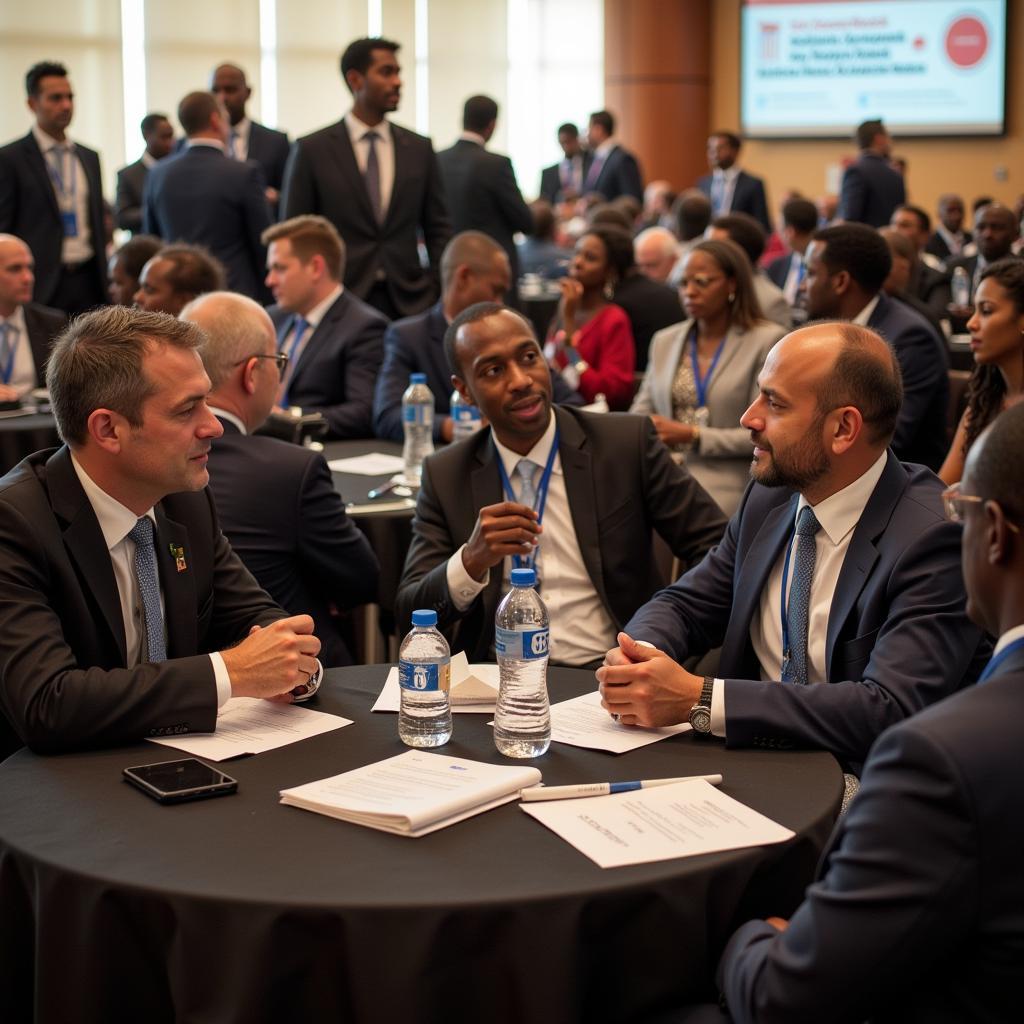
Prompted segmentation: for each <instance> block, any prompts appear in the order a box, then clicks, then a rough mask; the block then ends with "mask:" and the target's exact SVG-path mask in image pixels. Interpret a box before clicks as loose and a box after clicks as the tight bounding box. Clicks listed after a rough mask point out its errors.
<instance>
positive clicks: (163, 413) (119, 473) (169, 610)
mask: <svg viewBox="0 0 1024 1024" xmlns="http://www.w3.org/2000/svg"><path fill="white" fill-rule="evenodd" d="M202 340H203V338H202V334H201V332H200V331H198V330H197V329H196V328H195V327H194V326H193V325H192V324H184V323H181V322H179V321H177V320H173V319H172V318H170V317H168V316H163V315H159V314H151V313H143V312H140V311H139V310H133V309H128V308H127V307H124V306H111V307H107V308H105V309H100V310H96V311H94V312H92V313H89V314H87V315H85V316H82V317H79V318H78V319H76V320H75V321H74V322H73V323H72V325H71V326H70V327H69V328H68V330H67V331H65V332H64V334H63V335H62V336H61V338H60V340H59V341H58V343H57V345H56V346H55V348H54V351H53V354H52V356H51V357H50V364H49V370H48V381H49V387H50V396H51V399H52V401H53V408H54V414H55V415H56V418H57V425H58V428H59V430H60V433H61V436H62V437H63V438H64V439H65V440H66V442H67V444H66V446H65V447H62V448H60V449H57V450H55V451H54V450H50V451H42V452H37V453H36V454H35V455H31V456H29V457H28V458H27V459H25V460H24V461H23V462H21V463H19V464H18V465H17V466H16V467H15V468H14V469H13V470H11V472H10V473H8V474H7V475H6V476H5V477H4V478H3V479H2V480H0V663H2V664H3V666H4V672H3V679H2V682H0V707H2V710H3V712H4V713H5V715H6V716H7V719H8V720H9V722H10V724H11V725H12V726H13V728H14V731H15V732H16V733H17V735H18V736H19V737H20V739H21V740H22V741H23V742H25V743H28V744H29V746H31V747H32V748H33V749H35V750H38V751H47V752H49V751H60V750H67V749H71V748H74V747H80V746H107V745H115V744H119V743H134V742H138V741H139V740H141V739H143V738H145V737H147V736H172V735H179V734H183V733H189V732H210V731H212V730H213V729H215V728H216V724H217V710H218V707H219V706H221V705H222V704H223V703H224V702H225V701H226V700H227V699H228V698H229V697H231V696H248V697H277V696H281V695H287V694H289V692H290V691H292V690H294V689H296V688H297V687H301V688H302V691H303V693H305V691H306V689H307V686H308V685H309V684H310V680H311V679H315V678H317V677H318V666H317V662H316V655H317V652H318V651H319V649H320V643H319V641H318V640H317V639H316V637H315V636H313V633H312V631H313V623H312V620H311V619H309V617H308V616H296V617H294V618H285V617H284V612H282V611H281V609H280V608H278V607H277V606H276V605H275V604H274V603H273V602H272V601H271V600H270V598H269V597H268V596H267V595H266V594H265V593H264V592H263V591H262V590H261V589H260V588H259V586H258V585H257V583H256V581H255V580H254V579H253V578H252V576H251V575H250V574H249V572H248V570H246V568H245V567H244V566H243V565H242V563H241V561H240V560H239V559H238V556H237V555H235V554H234V553H233V552H232V550H231V547H230V546H229V544H228V542H227V541H226V540H225V539H224V535H223V534H222V533H221V531H220V525H219V524H218V521H217V515H216V512H215V510H214V507H213V502H212V500H211V498H210V496H209V494H208V492H206V490H205V488H206V484H207V481H208V479H209V475H208V473H207V471H206V462H207V453H208V452H209V450H210V443H211V441H212V440H213V439H214V438H216V437H219V436H220V434H221V426H220V424H219V423H218V422H217V420H216V418H215V417H214V416H213V414H212V413H211V412H210V410H209V409H208V408H207V406H206V395H207V392H208V390H209V386H210V382H209V379H208V378H207V376H206V374H205V372H204V371H203V364H202V361H201V360H200V358H199V354H198V352H197V349H198V347H199V346H200V345H201V343H202ZM254 626H256V627H260V628H258V629H257V630H255V631H254V632H250V631H251V630H252V627H254Z"/></svg>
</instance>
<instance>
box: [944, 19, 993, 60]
mask: <svg viewBox="0 0 1024 1024" xmlns="http://www.w3.org/2000/svg"><path fill="white" fill-rule="evenodd" d="M987 52H988V32H986V31H985V26H984V25H983V24H982V23H981V22H980V21H979V20H978V19H977V18H972V17H966V18H957V19H956V21H954V22H953V24H952V25H950V26H949V31H948V32H947V33H946V54H947V56H948V57H949V59H950V60H951V61H952V62H953V63H954V64H955V65H956V66H957V67H958V68H973V67H974V65H975V64H977V63H978V61H980V60H981V59H982V57H984V56H985V54H986V53H987Z"/></svg>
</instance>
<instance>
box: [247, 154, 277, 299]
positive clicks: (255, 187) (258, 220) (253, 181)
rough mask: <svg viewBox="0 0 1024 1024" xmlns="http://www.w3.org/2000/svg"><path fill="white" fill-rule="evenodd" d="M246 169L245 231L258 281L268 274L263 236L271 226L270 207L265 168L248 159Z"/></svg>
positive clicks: (250, 257)
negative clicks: (264, 173)
mask: <svg viewBox="0 0 1024 1024" xmlns="http://www.w3.org/2000/svg"><path fill="white" fill-rule="evenodd" d="M245 166H246V169H247V170H248V171H249V175H248V177H247V178H246V183H245V184H246V187H245V195H244V196H243V199H242V203H243V210H244V217H245V233H246V239H247V241H248V249H249V259H250V261H251V263H252V268H253V275H254V277H255V279H256V282H257V287H258V285H259V282H261V281H262V280H263V278H264V277H265V276H266V263H267V250H266V248H265V247H264V245H263V241H262V238H261V236H262V235H263V232H264V231H266V230H267V228H269V227H270V224H271V220H270V207H269V206H268V205H267V195H266V181H265V179H264V177H263V169H262V168H261V167H260V165H259V164H257V163H256V162H255V161H252V160H250V161H248V162H247V163H246V165H245Z"/></svg>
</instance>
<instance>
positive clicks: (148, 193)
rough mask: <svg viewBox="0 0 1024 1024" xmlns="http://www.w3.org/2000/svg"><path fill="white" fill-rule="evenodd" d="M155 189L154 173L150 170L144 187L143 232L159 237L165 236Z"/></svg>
mask: <svg viewBox="0 0 1024 1024" xmlns="http://www.w3.org/2000/svg"><path fill="white" fill-rule="evenodd" d="M155 191H156V190H155V187H154V182H153V174H152V172H150V173H149V174H148V175H146V184H145V185H144V186H143V189H142V232H143V234H146V235H155V236H156V237H157V238H163V237H164V235H163V231H162V229H161V227H160V217H159V214H158V213H157V209H156V203H155V201H154V193H155ZM165 241H166V239H165Z"/></svg>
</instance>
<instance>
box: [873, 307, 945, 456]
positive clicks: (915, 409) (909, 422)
mask: <svg viewBox="0 0 1024 1024" xmlns="http://www.w3.org/2000/svg"><path fill="white" fill-rule="evenodd" d="M883 333H884V332H883ZM899 342H900V343H899V344H898V345H893V350H894V351H895V352H896V359H897V360H898V361H899V364H900V375H901V376H902V377H903V404H902V405H901V406H900V415H899V418H898V419H897V420H896V433H895V434H894V435H893V439H892V450H893V451H894V452H895V453H896V454H897V455H898V456H899V455H901V453H904V452H905V451H906V448H907V445H908V444H910V443H911V442H912V441H913V439H914V438H915V436H916V435H917V434H918V433H919V431H920V429H921V423H922V421H923V420H925V419H926V418H927V411H928V408H929V407H930V406H931V404H932V402H933V401H934V399H935V392H936V389H937V388H940V387H942V386H943V384H944V379H945V377H946V374H947V372H948V370H947V364H946V363H945V362H944V361H943V355H944V349H945V346H942V347H941V348H940V346H939V343H938V340H937V338H936V337H935V335H934V333H933V332H932V329H931V328H930V327H929V326H928V325H927V323H926V322H923V323H920V324H914V325H913V326H911V327H910V328H908V329H906V330H903V331H901V332H900V339H899Z"/></svg>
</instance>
